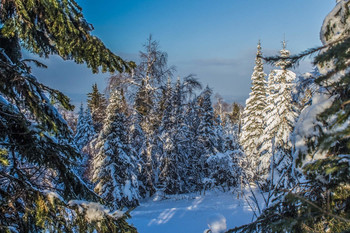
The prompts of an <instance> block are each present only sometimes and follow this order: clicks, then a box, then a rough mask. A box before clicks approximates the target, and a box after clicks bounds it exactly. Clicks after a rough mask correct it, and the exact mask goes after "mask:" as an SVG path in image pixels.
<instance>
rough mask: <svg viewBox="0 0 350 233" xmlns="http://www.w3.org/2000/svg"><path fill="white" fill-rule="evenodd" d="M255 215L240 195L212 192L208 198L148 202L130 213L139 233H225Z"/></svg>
mask: <svg viewBox="0 0 350 233" xmlns="http://www.w3.org/2000/svg"><path fill="white" fill-rule="evenodd" d="M252 215H253V213H252V211H251V210H250V208H249V206H248V205H247V204H246V202H245V201H244V200H243V199H242V198H240V199H237V194H232V193H228V192H227V193H222V192H214V191H211V192H207V193H206V194H205V195H203V194H202V195H200V194H191V195H176V196H172V197H171V198H170V199H165V200H164V199H163V200H161V198H159V197H154V198H152V199H148V200H145V201H144V202H142V203H141V204H140V206H138V207H137V208H136V209H135V210H133V211H132V212H131V216H132V218H131V219H129V220H128V221H129V223H132V224H133V225H134V226H135V227H136V228H137V230H138V231H139V232H140V233H157V232H160V233H172V232H174V233H175V232H176V233H197V232H200V233H203V232H204V231H205V230H206V229H209V227H208V224H209V225H211V229H212V230H213V232H223V231H224V230H226V229H230V228H233V227H235V226H240V225H243V224H246V223H249V222H250V221H251V220H252ZM215 229H216V231H215Z"/></svg>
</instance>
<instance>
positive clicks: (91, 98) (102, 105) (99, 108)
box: [87, 83, 107, 132]
mask: <svg viewBox="0 0 350 233" xmlns="http://www.w3.org/2000/svg"><path fill="white" fill-rule="evenodd" d="M87 96H88V99H87V105H88V107H89V108H90V110H91V115H92V120H93V122H94V127H95V129H96V131H97V132H99V131H100V130H101V129H102V125H103V120H104V117H105V115H106V113H105V112H106V107H107V101H106V98H105V97H104V95H103V94H102V93H100V92H99V90H98V87H97V84H96V83H95V84H93V85H92V91H91V92H90V93H88V94H87Z"/></svg>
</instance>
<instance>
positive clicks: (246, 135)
mask: <svg viewBox="0 0 350 233" xmlns="http://www.w3.org/2000/svg"><path fill="white" fill-rule="evenodd" d="M257 49H258V51H257V54H256V58H255V67H254V72H253V75H252V77H251V80H252V88H251V92H250V94H249V98H248V99H247V100H246V106H245V108H244V111H243V117H242V130H241V135H240V143H241V145H242V147H243V150H244V153H245V154H246V160H247V163H245V164H247V165H249V167H246V168H244V170H246V171H247V172H248V171H249V173H250V175H249V177H248V176H247V179H249V180H252V179H253V180H255V179H256V176H257V169H258V160H259V156H260V154H259V150H258V149H259V148H258V147H259V141H260V138H261V137H262V136H263V131H264V126H265V125H264V115H265V114H264V110H265V108H266V80H265V76H266V74H265V73H264V69H263V62H262V58H261V55H262V53H261V45H260V42H259V44H258V46H257Z"/></svg>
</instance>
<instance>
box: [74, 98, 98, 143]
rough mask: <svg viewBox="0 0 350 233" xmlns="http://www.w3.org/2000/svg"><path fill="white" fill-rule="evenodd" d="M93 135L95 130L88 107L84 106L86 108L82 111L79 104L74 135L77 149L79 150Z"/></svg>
mask: <svg viewBox="0 0 350 233" xmlns="http://www.w3.org/2000/svg"><path fill="white" fill-rule="evenodd" d="M95 136H96V132H95V129H94V125H93V122H92V117H91V112H90V108H86V110H85V111H84V108H83V104H81V106H80V110H79V117H78V123H77V129H76V134H75V136H74V141H75V144H76V145H77V147H78V149H79V150H81V149H83V147H85V146H86V145H87V144H88V143H89V142H90V141H91V140H92V139H93V138H94V137H95Z"/></svg>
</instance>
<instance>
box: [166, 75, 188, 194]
mask: <svg viewBox="0 0 350 233" xmlns="http://www.w3.org/2000/svg"><path fill="white" fill-rule="evenodd" d="M167 89H168V90H169V92H168V94H167V99H166V101H165V111H164V114H163V121H162V126H161V129H162V132H163V133H162V135H161V137H162V141H163V155H162V157H161V163H160V166H161V167H160V177H159V182H160V184H161V187H162V188H163V190H164V192H165V193H167V194H175V193H185V192H189V191H190V190H189V185H187V180H186V175H187V169H188V164H187V155H188V154H187V150H188V143H187V142H188V138H187V135H188V128H187V126H186V125H185V122H184V109H183V108H184V106H183V99H184V96H183V85H182V83H181V82H180V79H178V80H177V82H176V85H175V88H174V91H173V93H171V88H169V87H168V88H167Z"/></svg>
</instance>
